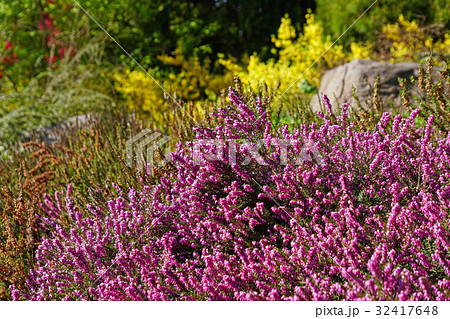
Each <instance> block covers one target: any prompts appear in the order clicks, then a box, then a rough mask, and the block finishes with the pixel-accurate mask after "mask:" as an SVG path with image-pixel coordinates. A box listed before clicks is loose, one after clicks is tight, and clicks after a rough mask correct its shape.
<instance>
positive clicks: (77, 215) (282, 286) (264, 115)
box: [12, 89, 450, 300]
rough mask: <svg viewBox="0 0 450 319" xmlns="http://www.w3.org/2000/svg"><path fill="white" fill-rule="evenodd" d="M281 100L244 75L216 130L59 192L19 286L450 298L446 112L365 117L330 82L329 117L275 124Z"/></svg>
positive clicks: (67, 290) (118, 293)
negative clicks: (131, 175) (121, 177)
mask: <svg viewBox="0 0 450 319" xmlns="http://www.w3.org/2000/svg"><path fill="white" fill-rule="evenodd" d="M270 102H271V101H270V98H268V97H267V96H264V95H257V94H245V95H244V94H242V92H241V90H239V89H238V90H233V89H230V91H229V103H228V104H227V105H226V106H223V107H221V108H220V109H219V110H218V111H217V113H216V114H215V116H216V117H217V118H218V122H219V124H218V125H217V126H216V127H208V126H203V127H197V128H196V129H195V132H196V138H197V139H199V140H202V141H203V142H202V143H199V142H195V140H194V141H192V142H188V143H185V144H182V143H179V144H178V146H177V149H176V151H175V152H173V153H172V154H171V156H172V162H171V163H170V167H168V169H167V170H166V171H165V173H164V174H163V175H162V176H161V177H160V178H159V182H158V183H154V182H152V183H147V185H145V186H144V187H143V188H142V189H140V190H137V189H134V188H130V189H129V190H128V191H124V190H123V189H121V188H118V192H120V196H119V197H117V198H116V199H114V200H110V201H108V202H107V205H106V206H102V207H100V206H99V205H97V204H96V203H94V202H92V203H90V204H87V205H77V204H76V203H75V202H74V200H73V197H72V196H71V189H72V187H71V186H69V187H68V189H67V193H66V196H65V198H64V199H63V198H62V195H61V194H60V193H56V195H55V199H52V198H51V197H49V196H46V199H45V202H44V204H43V208H44V210H45V211H46V216H48V217H42V219H41V220H42V223H43V227H44V229H47V230H48V234H49V236H47V237H46V238H43V239H42V243H41V245H40V246H39V248H38V250H37V252H36V259H37V260H38V265H37V266H36V267H35V268H34V269H32V270H31V271H30V273H29V277H28V281H27V287H26V288H25V289H18V288H17V287H13V290H12V294H13V298H14V299H31V300H46V299H65V300H449V299H450V294H449V291H450V290H449V289H450V278H449V276H450V268H449V267H450V256H449V249H450V246H449V235H450V233H449V231H450V230H449V223H448V220H449V216H448V213H449V211H450V210H449V205H450V184H449V182H448V181H449V180H450V178H449V177H450V165H449V163H450V135H449V134H448V133H447V132H443V131H441V130H439V129H438V128H437V127H436V126H434V124H433V122H434V116H433V115H431V116H430V117H429V118H428V119H427V124H426V126H425V127H417V126H416V124H415V118H416V117H417V116H418V114H419V113H420V110H419V109H416V110H414V111H413V112H412V113H411V114H410V116H409V117H407V118H402V117H401V116H400V115H397V116H395V117H393V118H392V116H391V115H389V114H388V113H384V114H383V115H382V117H381V119H380V121H379V122H378V123H377V125H376V127H375V129H373V130H358V129H356V126H355V123H354V122H353V121H351V120H350V119H349V117H348V114H347V108H348V105H343V106H342V108H341V112H340V113H339V114H332V113H331V105H330V104H329V100H328V98H326V97H324V103H325V104H326V106H327V109H328V112H327V113H326V114H320V113H319V114H318V116H319V118H320V121H319V123H317V124H316V123H311V124H302V125H299V126H298V127H288V126H287V125H286V126H283V127H273V125H272V123H271V120H270V117H269V116H268V112H267V111H268V110H267V108H268V106H270ZM280 139H281V140H280ZM211 140H215V144H213V143H209V142H207V141H211ZM260 140H263V144H258V143H259V141H260ZM283 140H284V141H285V140H289V141H290V144H291V147H289V148H287V151H286V149H285V148H283V147H282V145H281V144H280V143H281V141H283ZM196 143H197V144H196ZM195 145H202V150H203V152H201V154H198V153H196V152H195V151H194V150H195V148H193V146H195ZM219 147H220V148H222V149H223V152H222V153H221V154H222V155H218V154H219V152H218V148H219ZM255 149H256V152H255ZM230 150H235V154H236V155H235V156H236V161H232V160H231V158H230V154H232V152H231V153H230ZM299 154H302V157H301V160H300V161H299V160H298V155H299ZM284 155H287V159H286V163H282V162H283V158H284ZM249 158H250V159H251V160H250V161H248V160H246V159H249ZM245 164H247V165H245ZM61 216H68V220H69V223H67V224H64V225H62V224H61V223H60V222H59V220H60V218H61Z"/></svg>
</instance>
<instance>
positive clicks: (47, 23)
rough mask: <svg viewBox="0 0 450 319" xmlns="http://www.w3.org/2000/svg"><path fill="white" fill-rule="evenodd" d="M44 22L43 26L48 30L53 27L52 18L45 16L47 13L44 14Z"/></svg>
mask: <svg viewBox="0 0 450 319" xmlns="http://www.w3.org/2000/svg"><path fill="white" fill-rule="evenodd" d="M44 22H45V27H46V28H47V29H48V30H51V29H53V20H52V19H50V17H49V16H47V15H46V16H45V19H44Z"/></svg>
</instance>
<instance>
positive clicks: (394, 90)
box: [310, 60, 420, 112]
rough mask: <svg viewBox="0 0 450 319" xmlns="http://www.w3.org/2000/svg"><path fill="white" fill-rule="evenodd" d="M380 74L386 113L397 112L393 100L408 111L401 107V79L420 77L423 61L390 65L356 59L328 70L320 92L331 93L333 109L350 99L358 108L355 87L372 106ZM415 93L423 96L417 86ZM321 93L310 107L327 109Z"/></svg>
mask: <svg viewBox="0 0 450 319" xmlns="http://www.w3.org/2000/svg"><path fill="white" fill-rule="evenodd" d="M377 75H379V76H380V98H381V100H382V101H383V107H384V109H383V112H385V111H387V112H392V111H393V110H392V107H391V106H390V104H389V102H390V101H392V102H393V104H394V105H395V106H397V107H398V110H399V112H403V111H405V110H404V109H403V108H402V107H401V99H400V94H399V93H400V85H399V82H398V79H399V78H404V79H407V80H409V78H410V77H411V76H414V77H415V78H417V77H418V75H419V64H416V63H397V64H389V63H386V62H378V61H372V60H353V61H351V62H349V63H346V64H344V65H341V66H338V67H336V68H334V69H332V70H329V71H328V72H326V73H325V75H324V76H323V78H322V81H321V83H320V88H319V90H318V93H319V94H320V96H322V94H326V95H327V96H328V98H329V99H330V101H331V104H332V107H333V112H335V111H336V110H338V109H339V107H340V105H342V104H343V103H346V102H350V107H349V109H355V108H356V107H357V106H356V103H355V100H354V98H353V96H352V94H353V89H352V86H354V87H355V88H356V95H357V96H358V97H359V100H360V102H361V106H362V107H363V108H368V105H369V103H370V101H371V100H372V94H371V92H370V91H371V90H370V87H371V86H372V87H373V85H374V83H375V80H376V77H377ZM413 92H414V94H415V95H420V92H419V90H418V89H417V87H416V88H413ZM319 94H316V95H315V96H314V97H313V98H312V99H311V102H310V107H311V109H312V110H313V111H314V112H317V111H324V109H323V103H322V100H321V99H320V102H319V96H318V95H319Z"/></svg>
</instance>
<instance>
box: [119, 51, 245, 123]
mask: <svg viewBox="0 0 450 319" xmlns="http://www.w3.org/2000/svg"><path fill="white" fill-rule="evenodd" d="M158 59H159V60H160V61H161V62H162V63H163V64H165V65H170V66H172V67H175V69H176V70H178V71H179V72H178V73H169V74H167V75H166V76H165V77H159V78H157V79H155V80H156V81H158V83H159V84H160V85H161V86H162V87H163V88H164V89H165V90H166V91H167V92H168V93H170V94H171V95H172V96H176V98H177V99H181V100H183V101H195V102H196V108H197V110H198V111H199V113H202V104H203V103H202V101H205V100H215V99H216V98H217V96H218V94H219V93H220V91H221V90H222V89H224V88H226V87H228V86H230V85H232V83H233V76H234V74H237V73H238V72H239V71H240V70H241V69H242V68H241V67H239V65H238V63H237V60H236V59H235V58H232V57H231V58H228V59H225V55H223V54H220V55H219V59H218V65H219V66H221V67H222V68H223V72H222V73H221V74H212V73H211V71H210V68H211V60H209V59H206V60H205V61H203V63H200V61H199V60H198V58H197V57H190V58H186V57H185V56H184V55H183V53H182V51H181V47H178V48H177V50H176V52H175V56H174V57H172V56H168V55H161V56H159V57H158ZM148 73H149V74H151V75H152V74H153V73H154V72H153V70H149V71H148ZM114 79H115V82H116V85H115V88H116V90H117V91H118V92H120V93H122V94H123V95H124V97H125V98H126V103H127V105H128V107H129V108H130V109H134V110H136V111H137V112H138V113H145V114H151V115H152V116H153V119H154V121H155V122H156V123H157V124H158V123H159V124H161V123H163V121H164V119H163V113H164V112H165V111H166V109H167V105H166V101H165V100H164V96H163V90H162V89H161V88H160V87H159V86H158V85H157V84H156V83H155V82H154V81H153V80H152V79H151V78H150V77H149V76H148V75H147V74H145V72H143V71H141V70H136V71H132V72H130V71H127V72H126V73H125V74H121V73H116V74H115V75H114Z"/></svg>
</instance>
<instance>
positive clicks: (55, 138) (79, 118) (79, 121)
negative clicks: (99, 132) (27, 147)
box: [25, 114, 98, 145]
mask: <svg viewBox="0 0 450 319" xmlns="http://www.w3.org/2000/svg"><path fill="white" fill-rule="evenodd" d="M96 121H98V118H97V117H96V116H94V115H93V114H82V115H76V116H73V117H70V118H68V119H67V120H65V121H63V122H60V123H57V124H54V125H51V126H47V127H41V128H37V129H36V130H34V131H33V132H32V133H29V134H26V135H25V141H27V140H37V141H40V142H42V143H44V144H46V145H52V144H59V143H61V142H62V140H63V139H67V138H68V136H69V135H73V134H74V133H75V132H76V131H78V130H79V129H81V128H88V127H90V126H91V125H92V124H94V123H95V122H96Z"/></svg>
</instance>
